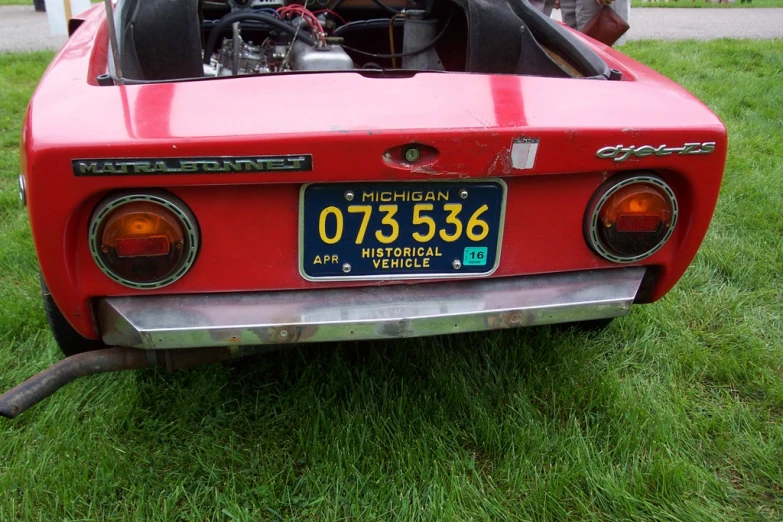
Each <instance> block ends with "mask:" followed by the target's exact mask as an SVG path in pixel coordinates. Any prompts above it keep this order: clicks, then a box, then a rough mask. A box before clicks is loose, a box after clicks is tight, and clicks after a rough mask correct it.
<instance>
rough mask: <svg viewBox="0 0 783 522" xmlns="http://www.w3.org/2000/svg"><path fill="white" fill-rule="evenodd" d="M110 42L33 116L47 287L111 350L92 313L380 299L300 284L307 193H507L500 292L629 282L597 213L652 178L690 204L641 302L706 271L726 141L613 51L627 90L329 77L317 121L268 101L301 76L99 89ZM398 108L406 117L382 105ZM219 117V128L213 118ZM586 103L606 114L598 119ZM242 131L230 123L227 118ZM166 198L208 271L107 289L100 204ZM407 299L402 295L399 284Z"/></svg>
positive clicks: (568, 82) (606, 53)
mask: <svg viewBox="0 0 783 522" xmlns="http://www.w3.org/2000/svg"><path fill="white" fill-rule="evenodd" d="M105 40H106V26H105V23H104V19H103V16H102V14H101V12H100V10H95V11H92V12H91V14H90V15H88V16H87V18H86V20H85V21H84V23H83V24H82V26H81V27H80V28H79V30H78V31H77V32H75V33H74V35H73V37H72V38H71V39H70V40H69V42H68V43H67V44H66V46H65V47H64V48H63V50H62V51H61V52H60V53H59V54H58V56H57V57H56V58H55V60H54V62H53V64H52V65H51V67H50V68H49V70H48V71H47V73H46V75H45V76H44V78H43V80H42V82H41V84H40V86H39V88H38V90H37V91H36V94H35V96H34V97H33V100H32V102H31V104H30V108H29V111H28V115H27V119H26V122H25V125H24V130H23V144H22V168H23V172H24V174H25V179H26V186H27V199H28V212H29V216H30V222H31V227H32V231H33V238H34V241H35V246H36V250H37V252H38V258H39V260H40V264H41V270H42V273H43V275H44V277H45V279H46V281H47V283H48V286H49V289H50V291H51V294H52V296H53V298H54V300H55V301H56V303H57V305H58V307H59V308H60V310H61V311H62V313H63V315H64V316H65V317H66V319H67V320H68V321H69V322H70V323H71V325H73V327H74V328H75V329H76V330H77V331H78V332H79V333H80V334H81V335H82V336H85V337H88V338H93V339H94V338H97V336H98V333H97V328H96V322H95V319H94V314H93V310H92V302H93V300H94V299H95V298H97V297H102V296H116V295H130V296H132V295H150V294H153V295H154V294H196V293H216V292H241V291H258V290H282V289H309V288H326V287H337V286H344V287H348V286H361V285H377V284H379V283H378V282H374V281H368V282H340V281H337V282H311V281H307V280H305V279H303V278H302V276H301V275H300V273H299V271H298V248H299V246H298V240H299V230H298V219H299V195H300V189H301V186H302V185H303V184H305V183H314V182H348V181H354V182H358V181H363V182H364V181H389V180H394V181H415V180H433V179H437V180H459V179H464V178H472V179H477V178H492V179H495V178H502V179H504V180H505V181H506V183H507V186H508V192H507V208H506V214H505V229H504V231H503V242H502V255H501V260H500V266H499V268H498V270H497V271H496V272H495V273H494V274H493V277H506V276H520V275H528V274H541V273H551V272H566V271H577V270H587V269H596V268H609V267H616V266H618V265H617V264H615V263H612V262H610V261H607V260H605V259H603V258H601V257H600V256H598V255H597V254H596V253H595V252H593V251H592V250H591V249H590V248H589V247H588V246H587V244H586V242H585V239H584V237H583V232H582V222H583V217H584V213H585V208H586V206H587V204H588V202H589V201H590V198H591V197H592V196H593V194H594V193H595V191H596V189H597V188H598V187H599V186H600V185H601V184H602V183H603V182H604V181H605V180H606V179H607V178H609V177H610V176H612V175H613V174H616V173H620V172H630V171H651V172H654V173H656V174H657V175H658V176H660V177H661V178H663V179H664V180H665V181H666V183H667V184H668V185H669V186H670V187H671V188H672V190H673V191H674V192H675V193H676V195H677V200H678V203H679V207H680V214H679V221H678V225H677V227H676V230H675V232H674V234H673V236H672V237H671V239H670V240H669V241H668V242H667V243H666V245H665V246H664V247H663V248H661V250H659V251H658V252H656V253H655V254H654V255H653V256H651V257H649V258H647V259H645V260H644V261H643V262H639V263H636V265H639V266H650V267H655V268H656V270H655V279H654V281H653V286H652V287H651V290H650V293H649V294H647V295H646V296H645V297H644V298H645V299H646V300H647V301H651V300H655V299H658V298H660V297H661V296H662V295H664V294H665V293H666V292H667V291H668V290H669V289H671V288H672V286H673V285H674V284H675V283H676V282H677V281H678V280H679V278H680V277H681V275H682V274H683V273H684V271H685V270H686V269H687V267H688V266H689V264H690V262H691V260H692V259H693V257H694V255H695V254H696V252H697V250H698V248H699V246H700V244H701V242H702V240H703V238H704V235H705V234H706V231H707V228H708V225H709V223H710V220H711V217H712V213H713V211H714V208H715V204H716V201H717V197H718V192H719V188H720V182H721V177H722V173H723V168H724V163H725V156H726V144H727V142H726V130H725V128H724V126H723V124H722V123H721V122H720V120H719V119H718V118H717V117H716V116H715V115H714V114H713V113H712V112H711V111H710V110H709V109H708V108H707V107H705V106H704V105H703V104H702V103H701V102H699V101H698V100H696V99H695V98H694V97H693V96H691V95H690V94H688V93H687V92H686V91H685V90H684V89H682V88H681V87H679V86H677V85H676V84H674V83H673V82H671V81H670V80H668V79H666V78H664V77H662V76H661V75H659V74H657V73H655V72H654V71H651V70H650V69H648V68H646V67H644V66H642V65H640V64H638V63H637V62H635V61H633V60H631V59H629V58H626V57H624V56H623V55H621V54H620V53H617V52H615V51H613V50H611V49H607V48H605V47H603V46H601V45H600V44H594V43H589V45H590V46H591V47H592V48H593V49H594V50H595V51H596V52H597V53H598V54H599V55H600V56H601V57H602V58H603V59H604V60H605V61H606V62H607V63H608V64H609V66H610V67H612V68H615V69H617V70H619V71H621V72H622V73H623V81H611V82H608V81H586V80H573V79H553V78H543V77H532V76H513V75H481V74H439V73H438V74H429V73H420V74H416V75H412V76H410V77H407V78H393V79H391V78H375V77H366V76H362V75H360V74H353V73H321V74H318V75H317V78H318V90H319V95H320V96H322V97H323V99H326V100H328V101H329V103H324V104H319V105H318V110H315V111H310V112H308V113H307V117H306V118H299V117H292V114H291V107H290V105H289V104H286V103H270V99H269V98H268V97H266V96H259V95H258V94H259V92H268V93H286V98H287V99H300V98H301V97H305V98H307V97H309V96H310V95H311V94H312V90H311V89H312V84H311V83H306V84H305V83H303V82H302V80H301V78H302V76H301V75H277V76H267V77H253V78H224V79H219V80H215V81H197V82H182V83H157V84H147V85H125V86H111V87H99V86H98V85H97V84H96V83H95V80H94V79H95V77H96V76H97V74H99V73H100V72H102V71H104V70H105V68H106V60H107V50H106V45H105V43H104V42H105ZM401 92H409V93H416V96H411V97H410V98H409V99H407V100H406V103H404V104H396V103H379V102H378V100H391V99H394V98H395V96H398V95H399V93H401ZM205 100H216V101H217V100H219V103H220V115H213V114H211V113H209V112H205V110H204V103H205ZM584 100H591V102H590V103H589V104H585V103H584ZM225 115H230V117H225ZM520 138H534V139H535V140H538V141H537V143H538V146H537V150H538V153H537V157H536V158H535V161H534V163H533V165H532V166H531V167H530V168H525V169H521V168H515V167H514V166H513V165H512V161H511V154H510V153H511V147H512V144H513V143H515V140H519V139H520ZM694 142H700V143H702V142H714V143H715V151H714V153H712V154H707V155H680V154H666V155H655V154H647V155H638V156H632V157H630V158H628V159H627V160H625V161H622V162H619V161H613V160H612V159H605V158H601V157H598V156H597V155H596V152H597V151H599V150H601V149H603V148H605V147H610V146H611V147H613V146H617V145H620V144H621V145H624V146H637V147H639V146H645V145H648V146H651V147H658V146H661V145H668V146H676V145H683V144H686V143H694ZM410 143H419V144H422V145H425V146H427V147H431V148H432V149H433V150H436V151H437V156H436V157H434V159H433V161H432V162H431V163H429V164H427V165H426V166H425V167H421V168H414V167H412V166H410V165H406V164H404V163H394V162H389V161H386V160H385V159H384V153H385V152H386V151H389V150H392V149H396V148H399V147H405V146H407V145H408V144H410ZM289 154H291V155H297V154H311V155H312V157H313V168H312V170H311V171H307V172H265V173H212V174H210V173H203V174H186V173H182V174H165V175H162V174H147V175H132V176H94V177H88V176H82V177H79V176H74V173H73V170H72V163H71V162H72V160H74V159H75V158H128V157H138V158H167V157H203V156H207V155H208V156H214V157H224V156H254V155H289ZM152 188H160V189H165V190H167V191H169V192H171V193H173V194H174V195H176V196H177V197H178V198H180V199H181V200H182V201H184V202H185V203H187V205H188V207H189V208H190V210H191V211H192V212H193V214H194V215H195V216H196V217H197V219H198V223H199V228H200V234H201V238H202V245H201V248H200V252H199V255H198V260H197V261H196V263H195V264H194V265H193V268H192V269H191V270H190V271H189V272H188V273H187V275H186V276H184V277H182V278H181V279H180V280H178V281H177V282H175V283H173V284H171V285H170V286H167V287H165V288H161V289H157V290H135V289H131V288H127V287H124V286H121V285H120V284H118V283H116V282H114V281H112V280H111V279H109V278H108V277H107V276H106V275H105V274H104V273H102V272H101V270H100V269H99V268H98V266H97V265H96V264H95V263H94V262H93V259H92V258H91V255H90V249H89V241H88V236H87V234H86V233H85V231H86V230H88V225H89V222H90V217H91V215H92V213H93V210H94V208H95V206H96V204H97V203H98V202H99V201H100V200H101V199H102V198H103V197H104V196H105V195H106V194H107V193H109V192H110V191H113V190H117V189H152ZM393 284H404V283H400V282H396V283H393Z"/></svg>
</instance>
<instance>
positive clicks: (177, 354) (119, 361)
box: [0, 346, 269, 419]
mask: <svg viewBox="0 0 783 522" xmlns="http://www.w3.org/2000/svg"><path fill="white" fill-rule="evenodd" d="M268 350H269V348H268V347H253V346H248V347H230V348H228V347H226V348H201V349H194V350H140V349H137V348H106V349H103V350H95V351H92V352H85V353H80V354H77V355H72V356H70V357H67V358H65V359H63V360H61V361H57V362H56V363H54V364H53V365H51V366H50V367H48V368H47V369H45V370H44V371H42V372H40V373H38V374H36V375H33V376H32V377H30V378H29V379H27V380H26V381H24V382H23V383H21V384H20V385H18V386H16V387H15V388H12V389H10V390H8V391H7V392H5V393H4V394H3V395H0V416H2V417H6V418H9V419H13V418H14V417H16V416H17V415H19V414H20V413H22V412H24V411H26V410H27V409H29V408H31V407H32V406H35V405H36V404H38V403H39V402H41V401H42V400H44V399H45V398H47V397H48V396H50V395H52V394H53V393H54V392H56V391H57V390H59V389H60V388H62V387H63V386H65V385H66V384H68V383H69V382H71V381H74V380H76V379H78V378H79V377H86V376H87V375H95V374H98V373H109V372H119V371H122V370H138V369H141V368H151V367H154V366H165V367H166V368H167V369H168V370H169V371H170V372H173V371H175V370H178V369H180V368H189V367H192V366H198V365H201V364H209V363H213V362H221V361H228V360H231V359H234V358H237V357H243V356H246V355H253V354H255V353H260V352H264V351H268Z"/></svg>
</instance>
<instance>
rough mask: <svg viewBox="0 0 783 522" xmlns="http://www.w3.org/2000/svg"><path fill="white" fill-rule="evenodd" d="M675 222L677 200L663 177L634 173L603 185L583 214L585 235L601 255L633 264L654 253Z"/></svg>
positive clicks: (669, 235) (672, 229)
mask: <svg viewBox="0 0 783 522" xmlns="http://www.w3.org/2000/svg"><path fill="white" fill-rule="evenodd" d="M676 223H677V199H676V198H675V196H674V192H673V191H672V189H671V188H670V187H669V185H667V184H666V183H665V182H664V181H663V180H662V179H660V178H659V177H657V176H652V175H634V176H630V177H625V176H623V177H620V178H616V179H610V180H609V181H608V182H607V183H605V184H604V185H602V186H601V187H600V188H599V189H598V191H597V192H596V194H595V195H594V196H593V199H592V200H591V202H590V205H588V208H587V213H586V214H585V238H586V239H587V243H588V244H589V245H590V247H591V248H592V249H593V250H594V251H595V252H596V253H597V254H598V255H600V256H601V257H603V258H605V259H608V260H609V261H613V262H615V263H632V262H635V261H639V260H641V259H644V258H646V257H649V256H651V255H653V254H654V253H655V252H657V251H658V250H659V249H660V248H661V247H662V246H663V245H664V244H665V243H666V241H668V240H669V238H670V237H671V235H672V232H674V226H675V225H676Z"/></svg>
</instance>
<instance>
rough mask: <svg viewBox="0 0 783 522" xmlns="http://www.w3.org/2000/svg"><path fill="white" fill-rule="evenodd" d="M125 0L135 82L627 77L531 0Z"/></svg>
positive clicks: (129, 74) (124, 48) (125, 47)
mask: <svg viewBox="0 0 783 522" xmlns="http://www.w3.org/2000/svg"><path fill="white" fill-rule="evenodd" d="M116 10H117V12H118V16H116V18H117V20H118V23H117V26H118V27H117V33H118V49H119V56H118V57H117V60H118V63H119V64H121V69H122V72H123V74H124V75H125V77H126V79H128V80H130V81H136V82H149V81H176V80H181V79H195V78H204V77H207V78H209V77H212V78H215V77H226V76H258V75H267V74H289V73H300V72H301V73H304V72H322V71H335V72H337V71H357V70H358V71H360V72H361V74H373V75H378V74H380V75H383V76H392V75H411V74H415V73H417V72H419V71H445V72H468V73H482V74H521V75H535V76H548V77H556V78H568V77H587V78H599V79H600V78H602V79H616V78H615V77H616V76H617V74H615V73H613V72H612V71H611V70H610V69H609V68H608V67H607V65H606V64H605V63H604V62H603V61H602V60H601V58H600V57H599V56H597V55H596V54H595V53H594V52H593V51H591V50H590V49H589V48H587V47H586V46H584V45H583V44H581V43H579V42H578V41H577V40H575V39H574V38H573V37H571V36H570V35H569V34H568V31H566V30H565V29H563V28H561V27H560V26H558V25H557V24H556V23H554V22H551V21H550V20H549V18H548V17H546V16H544V15H543V14H542V13H540V12H539V11H537V10H536V9H535V8H534V7H533V6H532V5H531V4H530V3H529V2H527V1H525V0H177V1H172V0H118V1H117V7H116ZM111 63H113V62H111ZM371 71H372V72H371ZM108 73H109V74H108V75H104V76H106V77H107V78H109V82H111V81H112V74H113V73H114V71H113V70H112V67H111V66H110V67H109V71H108ZM101 81H105V80H101Z"/></svg>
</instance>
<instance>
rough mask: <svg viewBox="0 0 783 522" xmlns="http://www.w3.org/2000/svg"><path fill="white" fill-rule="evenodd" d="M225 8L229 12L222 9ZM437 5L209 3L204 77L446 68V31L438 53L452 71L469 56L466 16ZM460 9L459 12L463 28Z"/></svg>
mask: <svg viewBox="0 0 783 522" xmlns="http://www.w3.org/2000/svg"><path fill="white" fill-rule="evenodd" d="M330 4H332V5H331V7H330ZM447 6H448V7H451V8H450V9H445V7H447ZM221 7H222V9H221ZM226 8H228V9H230V11H228V12H225V9H226ZM435 8H436V2H434V1H432V0H430V1H423V0H402V1H396V2H391V1H387V2H381V1H378V2H372V1H365V2H363V1H361V0H359V1H357V0H346V1H342V2H340V1H337V2H332V1H321V0H310V1H309V2H301V1H300V2H295V1H292V0H279V1H276V0H272V1H269V0H229V1H228V2H227V4H226V5H225V6H219V5H218V4H216V3H213V4H206V3H205V4H203V5H202V9H201V12H202V16H204V15H206V16H204V18H202V30H203V31H204V34H203V38H204V42H205V46H204V75H205V76H237V75H248V74H270V73H282V72H291V71H348V70H355V69H402V70H416V71H445V70H446V68H445V65H444V63H443V60H442V59H441V58H440V54H439V50H438V49H437V48H436V45H437V44H438V43H439V42H440V41H441V40H443V39H444V37H445V36H446V35H447V33H448V36H449V38H448V39H446V40H444V41H445V42H449V45H448V51H447V52H443V50H441V53H443V54H444V55H445V56H447V57H448V59H450V60H452V61H453V63H452V67H453V68H454V69H452V70H458V69H456V68H458V67H459V65H460V64H461V63H463V62H464V57H465V45H464V42H465V23H464V22H465V21H464V15H461V13H458V12H457V10H456V9H454V8H453V7H452V6H451V5H449V4H447V3H445V2H437V8H438V10H437V11H435ZM335 9H339V11H340V12H338V11H337V10H335ZM455 13H456V14H457V15H461V18H462V24H461V25H462V30H461V31H460V28H459V27H458V24H457V23H455V20H454V18H455ZM217 15H221V16H220V18H215V16H217ZM207 16H208V17H209V18H207ZM282 24H285V25H282ZM460 33H461V37H460V36H459V34H460ZM218 42H219V43H218ZM460 42H461V43H462V45H461V46H460ZM460 47H461V48H460ZM444 49H445V47H444ZM457 57H458V58H457ZM455 58H457V60H458V61H457V60H455Z"/></svg>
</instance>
